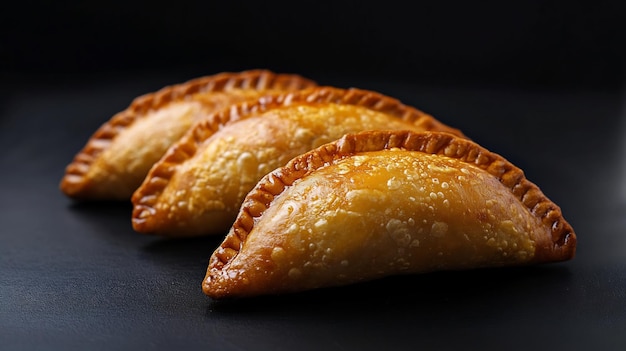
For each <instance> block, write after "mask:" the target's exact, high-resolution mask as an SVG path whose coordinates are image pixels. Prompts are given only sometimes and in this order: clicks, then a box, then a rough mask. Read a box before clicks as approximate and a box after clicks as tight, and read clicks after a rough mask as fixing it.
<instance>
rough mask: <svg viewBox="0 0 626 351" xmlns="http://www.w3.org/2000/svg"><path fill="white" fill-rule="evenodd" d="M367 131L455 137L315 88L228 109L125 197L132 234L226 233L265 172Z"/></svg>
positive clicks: (380, 106) (431, 122) (387, 106)
mask: <svg viewBox="0 0 626 351" xmlns="http://www.w3.org/2000/svg"><path fill="white" fill-rule="evenodd" d="M374 129H406V130H414V131H424V130H443V131H448V132H451V133H456V134H459V135H462V133H461V132H460V131H458V130H456V129H454V128H451V127H449V126H446V125H444V124H443V123H441V122H439V121H437V120H436V119H435V118H433V117H432V116H430V115H428V114H426V113H423V112H421V111H419V110H417V109H415V108H413V107H410V106H406V105H404V104H402V103H400V101H398V100H396V99H393V98H391V97H388V96H385V95H382V94H379V93H376V92H373V91H367V90H362V89H354V88H353V89H340V88H335V87H315V88H310V89H306V90H300V91H296V92H290V93H285V94H280V95H274V96H266V97H262V98H261V99H259V100H257V101H256V102H246V103H242V104H237V105H233V106H232V107H231V108H230V109H226V110H222V111H220V112H218V113H216V114H215V115H214V116H213V117H212V118H208V119H206V120H204V121H202V122H201V123H198V124H197V125H195V126H194V127H193V128H192V129H191V130H189V132H187V134H186V135H185V136H184V137H182V138H181V139H180V140H179V141H178V142H177V143H176V144H174V145H173V146H172V148H171V149H170V150H168V152H167V153H166V155H165V156H164V157H163V158H162V159H161V160H160V161H159V162H158V163H156V164H155V165H154V167H153V168H152V170H151V171H150V173H149V174H148V176H147V177H146V179H145V181H144V183H143V184H142V185H141V186H140V187H139V188H138V189H137V191H136V192H135V194H134V195H133V197H132V202H133V204H134V209H133V217H132V224H133V228H134V229H135V230H136V231H138V232H142V233H151V234H158V235H165V236H198V235H211V234H225V233H226V232H227V231H228V229H229V228H230V226H231V225H232V223H233V221H234V219H235V217H236V216H237V212H238V210H239V208H240V206H241V203H242V201H243V198H244V197H245V195H246V194H247V193H248V192H249V191H250V190H251V189H252V188H253V187H254V185H255V184H256V183H257V182H258V181H259V179H261V177H263V176H264V175H265V174H267V173H268V172H270V171H272V170H273V169H275V168H277V167H279V166H283V165H284V164H286V163H287V162H288V161H289V160H290V159H291V158H293V157H294V156H296V155H298V154H301V153H304V152H306V151H308V150H311V149H313V148H315V147H317V146H320V145H322V144H325V143H327V142H330V141H332V140H335V139H338V138H340V137H341V136H342V135H344V134H346V133H350V132H357V131H363V130H374Z"/></svg>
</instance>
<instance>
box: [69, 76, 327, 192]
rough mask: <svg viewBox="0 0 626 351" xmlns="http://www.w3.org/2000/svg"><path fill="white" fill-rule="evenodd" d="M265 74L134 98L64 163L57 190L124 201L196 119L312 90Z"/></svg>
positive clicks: (303, 82) (296, 80) (301, 81)
mask: <svg viewBox="0 0 626 351" xmlns="http://www.w3.org/2000/svg"><path fill="white" fill-rule="evenodd" d="M314 85H315V83H314V82H312V81H310V80H308V79H305V78H303V77H300V76H297V75H289V74H275V73H272V72H270V71H266V70H251V71H245V72H241V73H221V74H218V75H215V76H208V77H203V78H198V79H195V80H192V81H189V82H187V83H183V84H180V85H175V86H171V87H166V88H163V89H162V90H160V91H158V92H156V93H153V94H147V95H145V96H142V97H139V98H137V99H136V100H135V101H133V103H132V104H131V105H130V107H129V108H128V109H126V110H125V111H122V112H120V113H118V114H117V115H115V116H114V117H113V118H112V119H111V120H109V121H108V122H107V123H105V124H104V125H103V126H102V127H101V128H99V129H98V131H96V133H94V135H93V136H92V137H91V138H90V140H89V141H88V142H87V145H86V146H85V148H84V149H83V150H81V152H79V153H78V154H77V155H76V157H75V158H74V160H73V162H72V163H71V164H70V165H68V167H67V169H66V174H65V176H64V177H63V179H62V181H61V184H60V188H61V190H62V191H63V192H64V193H65V194H66V195H68V196H70V197H74V198H80V199H96V200H100V199H105V200H110V199H115V200H128V199H130V197H131V195H132V194H133V192H134V191H135V190H136V189H137V187H138V186H139V185H140V184H141V182H142V181H143V180H144V178H145V176H146V175H147V174H148V171H149V170H150V168H151V167H152V166H153V165H154V163H155V162H156V161H158V160H159V159H160V158H161V157H162V156H163V154H164V153H165V152H166V151H167V149H168V148H169V147H170V146H171V145H172V144H173V143H174V142H176V141H177V140H178V139H180V137H181V136H183V135H184V133H185V132H186V131H187V130H188V129H189V128H190V127H191V126H192V125H193V124H194V123H196V122H197V121H199V120H201V119H202V118H203V117H206V116H207V115H209V114H210V113H212V112H215V111H217V110H219V109H222V108H224V107H227V106H229V105H231V104H233V103H236V102H241V101H246V100H249V99H253V98H258V97H259V96H261V95H263V94H271V93H277V92H284V91H290V90H297V89H301V88H305V87H311V86H314Z"/></svg>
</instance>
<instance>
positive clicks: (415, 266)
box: [202, 131, 576, 298]
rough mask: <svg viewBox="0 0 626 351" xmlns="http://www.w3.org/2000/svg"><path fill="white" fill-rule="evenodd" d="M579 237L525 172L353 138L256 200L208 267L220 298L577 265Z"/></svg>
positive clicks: (274, 182)
mask: <svg viewBox="0 0 626 351" xmlns="http://www.w3.org/2000/svg"><path fill="white" fill-rule="evenodd" d="M575 249H576V235H575V233H574V231H573V229H572V227H571V226H570V225H569V224H568V223H567V222H566V221H565V219H563V216H562V214H561V210H560V208H559V207H558V206H557V205H555V204H554V203H552V202H551V201H550V200H549V199H548V198H546V196H545V195H544V194H543V193H542V192H541V191H540V189H539V188H538V187H537V186H536V185H535V184H533V183H531V182H530V181H528V180H527V179H526V178H525V177H524V174H523V172H522V171H521V170H520V169H519V168H517V167H515V166H514V165H512V164H511V163H509V162H508V161H507V160H505V159H504V158H502V157H501V156H499V155H497V154H494V153H492V152H489V151H488V150H485V149H484V148H482V147H481V146H479V145H477V144H476V143H474V142H472V141H469V140H467V139H464V138H459V137H456V136H454V135H451V134H447V133H438V132H423V133H413V132H408V131H374V132H365V133H359V134H353V135H346V136H344V137H343V138H341V139H340V140H338V141H336V142H333V143H329V144H327V145H323V146H321V147H319V148H317V149H315V150H313V151H310V152H307V153H305V154H303V155H300V156H297V157H296V158H294V159H293V160H291V161H290V162H289V163H288V164H287V165H286V166H284V167H282V168H278V169H276V170H274V171H272V172H271V173H269V174H268V175H266V176H265V177H264V178H263V179H262V180H260V181H259V183H258V184H257V185H256V186H255V188H254V189H253V190H252V191H251V192H250V193H249V194H248V195H247V197H246V198H245V201H244V203H243V205H242V208H241V210H240V212H239V215H238V217H237V219H236V221H235V222H234V225H233V226H232V228H231V230H230V232H229V233H228V236H227V237H226V239H225V240H224V241H223V243H222V244H221V246H220V247H219V248H218V249H217V250H216V251H215V252H214V253H213V255H212V256H211V259H210V262H209V267H208V270H207V274H206V278H205V280H204V281H203V285H202V288H203V291H204V292H205V293H206V294H207V295H209V296H211V297H213V298H227V297H245V296H255V295H262V294H277V293H286V292H295V291H303V290H309V289H315V288H321V287H329V286H339V285H345V284H350V283H355V282H359V281H366V280H373V279H376V278H381V277H385V276H390V275H399V274H410V273H422V272H431V271H437V270H462V269H472V268H478V267H497V266H513V265H526V264H531V263H541V262H554V261H562V260H568V259H571V258H572V257H573V256H574V253H575Z"/></svg>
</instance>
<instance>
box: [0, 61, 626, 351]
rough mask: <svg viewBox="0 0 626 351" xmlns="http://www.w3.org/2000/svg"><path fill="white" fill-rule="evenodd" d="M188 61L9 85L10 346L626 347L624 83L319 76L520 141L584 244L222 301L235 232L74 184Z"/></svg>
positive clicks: (1, 157)
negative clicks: (215, 278)
mask: <svg viewBox="0 0 626 351" xmlns="http://www.w3.org/2000/svg"><path fill="white" fill-rule="evenodd" d="M250 68H256V67H250ZM213 73H217V72H213V71H211V72H206V74H213ZM187 78H192V77H191V76H183V75H180V76H176V75H161V76H158V75H157V76H149V77H147V76H141V75H137V76H118V77H107V78H103V77H100V78H97V79H94V80H92V81H90V82H82V83H76V84H63V85H58V84H54V83H51V82H47V83H42V84H22V85H19V86H17V87H14V88H12V89H5V92H4V94H3V95H2V96H3V99H2V100H0V150H1V151H0V164H2V165H3V167H2V172H1V173H0V194H1V196H0V349H25V350H54V349H59V350H69V349H81V350H82V349H163V350H171V349H174V348H180V349H204V350H213V349H215V350H248V349H253V350H278V349H285V350H293V349H307V350H308V349H310V350H320V349H323V350H356V349H362V350H365V349H367V350H381V349H384V350H391V349H393V348H398V349H423V348H426V349H433V348H436V349H452V350H459V349H466V348H467V347H473V346H481V347H486V348H489V349H493V348H498V349H500V348H503V349H505V348H508V349H520V350H521V349H524V350H533V349H547V348H550V347H558V349H563V350H566V349H580V350H589V349H591V348H596V349H601V350H618V349H619V350H623V349H625V348H626V333H625V332H626V217H625V216H624V211H625V210H626V182H625V181H624V179H626V178H625V175H626V174H625V173H626V155H625V153H626V145H625V142H626V141H625V139H624V135H626V115H625V112H624V104H625V102H626V100H625V99H624V95H623V93H621V92H620V91H619V90H611V89H608V90H601V89H600V90H598V89H577V90H565V89H532V88H527V89H520V88H506V87H490V88H487V87H482V88H477V87H470V86H453V85H437V86H435V85H419V84H409V83H406V82H400V81H395V80H393V79H389V80H385V79H373V80H369V79H367V78H361V79H353V78H349V77H339V76H317V77H312V78H314V79H316V80H318V82H319V83H321V84H328V85H335V86H340V87H348V86H356V87H359V88H363V89H371V90H376V91H379V92H382V93H384V94H387V95H391V96H394V97H397V98H399V99H400V100H402V101H403V102H405V103H408V104H411V105H414V106H417V107H419V108H420V109H422V110H424V111H426V112H429V113H431V114H433V115H435V116H436V117H438V118H439V119H440V120H441V121H443V122H445V123H448V124H450V125H452V126H455V127H457V128H460V129H462V130H463V131H464V132H465V133H466V134H467V135H468V136H470V137H471V138H472V139H473V140H474V141H477V142H478V143H480V144H481V145H483V146H484V147H486V148H488V149H490V150H491V151H494V152H497V153H499V154H501V155H502V156H504V157H506V158H507V159H508V160H509V161H511V162H513V163H514V164H516V165H517V166H519V167H520V168H522V169H523V170H524V171H525V173H526V176H527V177H528V178H529V179H530V180H531V181H533V182H534V183H536V184H537V185H538V186H539V187H540V188H541V189H542V190H543V192H544V193H545V194H546V195H547V196H548V197H549V198H550V199H551V200H553V201H554V202H555V203H557V204H558V205H560V206H561V208H562V210H563V213H564V216H565V218H566V219H567V220H568V221H569V222H570V223H571V224H572V226H573V227H574V229H575V231H576V233H577V235H578V251H577V255H576V257H575V259H574V260H572V261H568V262H563V263H557V264H548V265H542V266H533V267H526V268H510V269H484V270H475V271H466V272H439V273H432V274H424V275H414V276H404V277H390V278H386V279H381V280H379V281H374V282H368V283H363V284H357V285H353V286H347V287H341V288H329V289H322V290H319V291H312V292H306V293H301V294H293V295H287V296H277V297H263V298H254V299H249V300H239V301H227V302H218V301H213V300H211V299H210V298H208V297H207V296H205V295H204V294H203V293H202V291H201V289H200V283H201V281H202V278H203V277H204V273H205V270H206V266H207V261H208V258H209V256H210V255H211V253H212V251H213V250H214V249H215V247H216V246H217V245H218V244H219V243H220V241H221V238H218V237H214V238H200V239H188V240H165V239H160V238H156V237H151V236H145V235H141V234H137V233H135V232H133V230H132V227H131V224H130V211H131V206H130V204H129V203H125V202H121V203H115V202H113V203H94V204H77V203H73V202H72V201H71V200H69V199H67V198H66V197H65V196H63V194H62V193H61V192H60V191H59V189H58V183H59V181H60V179H61V177H62V175H63V172H64V168H65V166H66V165H67V164H68V163H69V162H70V161H71V159H72V157H73V156H74V154H75V153H76V152H78V151H79V150H80V148H82V146H83V145H84V143H85V142H86V140H87V139H88V138H89V136H90V135H91V133H93V131H95V129H96V128H97V127H98V126H99V125H100V124H102V123H104V122H105V121H106V120H108V118H109V117H110V116H111V115H113V114H114V113H115V112H118V111H119V110H122V109H123V108H125V107H126V106H127V105H128V103H130V100H131V99H132V98H134V97H135V96H137V95H139V94H143V93H146V92H149V91H153V90H156V89H158V88H160V87H161V86H163V85H166V84H171V83H178V82H180V81H182V80H184V79H187Z"/></svg>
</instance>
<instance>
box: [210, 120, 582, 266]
mask: <svg viewBox="0 0 626 351" xmlns="http://www.w3.org/2000/svg"><path fill="white" fill-rule="evenodd" d="M391 148H400V149H405V150H408V151H418V152H424V153H428V154H435V155H442V156H446V157H451V158H455V159H459V160H461V161H463V162H466V163H468V164H472V165H474V166H477V167H478V168H481V169H483V170H485V171H486V172H488V173H489V174H491V175H493V176H494V177H496V178H497V179H498V180H499V181H500V183H502V184H503V185H504V186H505V187H506V188H507V189H509V190H510V191H511V192H512V194H513V195H514V196H515V197H516V198H517V199H519V200H520V201H521V202H522V203H523V204H524V206H525V207H526V208H527V209H528V210H529V211H530V213H531V214H532V215H534V216H535V217H537V218H539V219H540V220H541V222H542V223H543V225H545V226H547V227H548V228H550V231H551V239H552V241H551V243H549V245H551V247H543V248H542V249H541V250H537V254H536V255H535V257H534V258H533V260H532V262H536V263H539V262H556V261H565V260H569V259H571V258H573V257H574V255H575V251H576V241H577V238H576V234H575V233H574V230H573V228H572V227H571V225H570V224H569V223H568V222H567V221H566V220H565V219H564V218H563V215H562V212H561V209H560V207H559V206H557V205H556V204H555V203H553V202H552V201H551V200H549V199H548V198H547V197H546V196H545V195H544V194H543V193H542V192H541V190H540V189H539V187H538V186H537V185H535V184H534V183H532V182H530V181H529V180H528V179H526V177H525V175H524V173H523V171H522V170H521V169H519V168H518V167H516V166H514V165H513V164H512V163H510V162H509V161H507V160H506V159H504V158H503V157H502V156H500V155H498V154H496V153H493V152H491V151H489V150H487V149H485V148H483V147H482V146H480V145H478V144H477V143H475V142H473V141H470V140H468V139H464V138H460V137H458V136H455V135H453V134H449V133H446V132H412V131H365V132H360V133H351V134H346V135H344V136H343V137H342V138H340V139H338V140H336V141H334V142H331V143H328V144H325V145H322V146H320V147H318V148H316V149H314V150H311V151H309V152H306V153H304V154H301V155H299V156H297V157H295V158H293V159H292V160H291V161H290V162H288V163H287V165H285V166H284V167H280V168H277V169H276V170H274V171H272V172H270V173H268V174H267V175H266V176H265V177H263V178H262V179H261V180H260V181H259V182H258V183H257V185H256V186H255V187H254V189H252V190H251V191H250V192H249V193H248V195H247V196H246V198H245V200H244V202H243V205H242V207H241V209H240V212H239V214H238V215H237V218H236V219H235V222H234V223H233V226H232V228H231V230H230V232H229V233H228V235H227V236H226V238H225V239H224V240H223V242H222V244H221V245H220V246H219V247H218V248H217V249H216V250H215V252H214V253H213V255H212V256H211V258H210V261H209V266H208V269H207V275H210V274H211V272H215V274H218V273H217V272H219V271H221V270H222V268H223V267H224V266H226V265H227V264H228V263H229V262H230V261H232V260H233V259H234V258H235V256H236V255H237V254H238V253H239V250H240V249H241V247H242V245H243V243H244V242H245V240H246V238H247V236H248V234H249V233H250V232H251V231H252V229H253V228H254V224H255V220H256V219H257V218H259V217H260V216H261V215H262V214H263V212H264V211H265V210H267V208H269V207H270V206H271V204H272V202H273V200H274V198H275V197H276V196H278V195H280V194H281V193H282V192H283V191H284V190H285V189H286V188H288V187H290V186H292V185H293V184H294V182H296V181H297V180H298V179H301V178H303V177H306V176H307V175H309V174H311V173H312V172H314V171H316V170H317V169H319V168H322V167H326V166H328V165H330V164H333V163H335V162H337V161H338V160H341V159H343V158H346V157H350V156H351V155H355V154H358V153H362V152H371V151H380V150H385V149H391ZM529 263H530V262H529Z"/></svg>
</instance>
